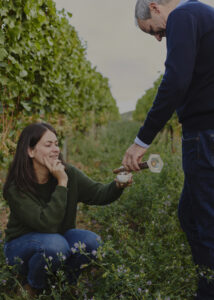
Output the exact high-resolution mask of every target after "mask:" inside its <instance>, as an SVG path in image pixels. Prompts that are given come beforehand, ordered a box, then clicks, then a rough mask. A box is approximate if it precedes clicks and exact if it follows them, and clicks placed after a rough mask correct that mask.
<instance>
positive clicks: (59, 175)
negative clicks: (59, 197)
mask: <svg viewBox="0 0 214 300" xmlns="http://www.w3.org/2000/svg"><path fill="white" fill-rule="evenodd" d="M44 164H45V166H46V167H47V168H48V170H49V172H50V173H51V174H52V175H53V176H54V177H55V178H56V179H57V181H58V185H61V186H65V187H67V183H68V176H67V174H66V172H65V166H64V165H63V164H62V162H61V160H59V159H54V160H52V159H51V160H50V159H49V158H48V157H44Z"/></svg>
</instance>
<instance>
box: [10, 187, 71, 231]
mask: <svg viewBox="0 0 214 300" xmlns="http://www.w3.org/2000/svg"><path fill="white" fill-rule="evenodd" d="M7 200H8V204H9V207H10V210H11V212H12V213H13V214H14V215H15V216H16V218H17V219H18V220H19V221H20V222H21V223H22V224H23V225H25V226H28V227H30V228H32V230H35V231H38V232H49V233H56V232H58V228H59V226H60V223H61V222H62V220H63V217H64V214H65V209H66V203H67V188H65V187H62V186H56V188H55V191H54V192H53V193H52V195H51V199H50V201H49V202H48V203H47V204H46V206H45V207H43V206H41V204H40V203H39V201H38V200H37V199H36V198H35V196H32V195H29V194H26V193H23V192H19V191H18V190H17V188H16V187H15V186H11V187H10V189H9V190H8V192H7Z"/></svg>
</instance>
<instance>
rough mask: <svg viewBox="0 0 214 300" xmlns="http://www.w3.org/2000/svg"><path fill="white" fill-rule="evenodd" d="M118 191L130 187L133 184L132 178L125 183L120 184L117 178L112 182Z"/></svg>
mask: <svg viewBox="0 0 214 300" xmlns="http://www.w3.org/2000/svg"><path fill="white" fill-rule="evenodd" d="M114 181H115V182H116V186H117V188H118V189H124V188H126V187H128V186H131V185H132V183H133V180H132V176H131V178H130V179H129V180H128V181H127V182H120V181H119V180H118V179H117V178H115V180H114Z"/></svg>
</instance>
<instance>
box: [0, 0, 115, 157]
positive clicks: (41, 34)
mask: <svg viewBox="0 0 214 300" xmlns="http://www.w3.org/2000/svg"><path fill="white" fill-rule="evenodd" d="M0 7H1V9H0V26H1V32H0V91H1V92H0V135H1V136H0V137H1V140H2V139H3V138H4V147H1V146H0V161H1V160H2V156H5V155H7V154H8V153H7V152H8V151H10V147H9V146H8V145H6V144H7V143H8V140H10V141H11V140H13V142H14V140H15V139H16V136H17V130H20V129H22V128H23V127H24V126H25V125H26V123H27V121H29V118H30V117H31V116H34V119H38V118H41V119H44V120H47V119H50V116H51V117H53V118H55V119H56V118H58V117H59V115H61V116H64V115H66V118H67V119H69V122H71V123H72V126H73V129H74V130H78V131H81V132H85V131H87V130H89V128H91V126H92V125H93V124H95V125H98V126H99V125H102V124H104V123H106V122H107V121H108V120H112V119H117V118H118V117H119V114H118V109H117V107H116V103H115V100H114V98H113V97H112V94H111V92H110V88H109V82H108V79H107V78H105V77H103V75H101V74H100V73H99V72H97V71H96V68H94V67H92V65H91V63H90V62H89V61H88V60H87V59H86V48H85V46H84V45H83V43H82V42H81V41H80V39H79V37H78V35H77V32H76V30H75V28H74V27H73V26H72V25H70V23H69V21H70V20H72V19H71V18H72V15H71V14H70V13H68V14H66V13H65V12H64V11H61V12H58V11H57V10H56V8H55V3H54V1H52V0H15V1H12V0H0ZM24 117H26V121H25V119H24ZM5 118H6V119H7V120H8V119H9V120H11V124H10V126H9V128H8V127H5V126H4V125H5V122H4V120H5ZM61 118H62V117H61ZM19 120H21V122H20V121H19ZM23 120H24V122H23ZM17 122H18V123H19V126H17ZM20 123H21V124H20ZM20 125H21V126H20ZM8 129H9V130H8ZM12 132H13V134H12ZM10 141H9V143H10ZM7 150H8V151H7Z"/></svg>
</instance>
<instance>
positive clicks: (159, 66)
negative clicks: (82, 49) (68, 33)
mask: <svg viewBox="0 0 214 300" xmlns="http://www.w3.org/2000/svg"><path fill="white" fill-rule="evenodd" d="M55 2H56V7H57V9H62V8H65V10H66V11H69V12H71V13H72V14H73V17H72V19H71V24H72V25H73V26H74V27H75V28H76V30H77V32H78V33H79V37H80V38H81V39H82V40H83V41H84V42H86V44H87V58H88V59H89V60H90V61H91V62H92V65H93V66H97V70H98V71H99V72H101V73H102V74H103V75H104V76H105V77H108V78H109V82H110V87H111V91H112V94H113V96H114V98H115V99H116V102H117V106H118V107H119V110H120V112H121V113H123V112H126V111H129V110H134V109H135V105H136V102H137V100H138V99H139V98H140V97H141V96H142V95H143V94H144V92H145V90H147V89H148V88H150V87H151V86H152V84H153V82H154V81H155V80H156V79H157V78H158V76H159V73H160V72H163V71H164V61H165V57H166V45H165V39H163V41H162V42H158V41H156V40H155V38H154V37H151V36H149V35H147V34H144V33H143V32H142V31H141V30H140V29H139V28H137V27H136V25H135V21H134V7H135V3H136V1H135V0H55ZM202 2H204V3H207V4H210V5H212V6H214V0H202Z"/></svg>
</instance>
